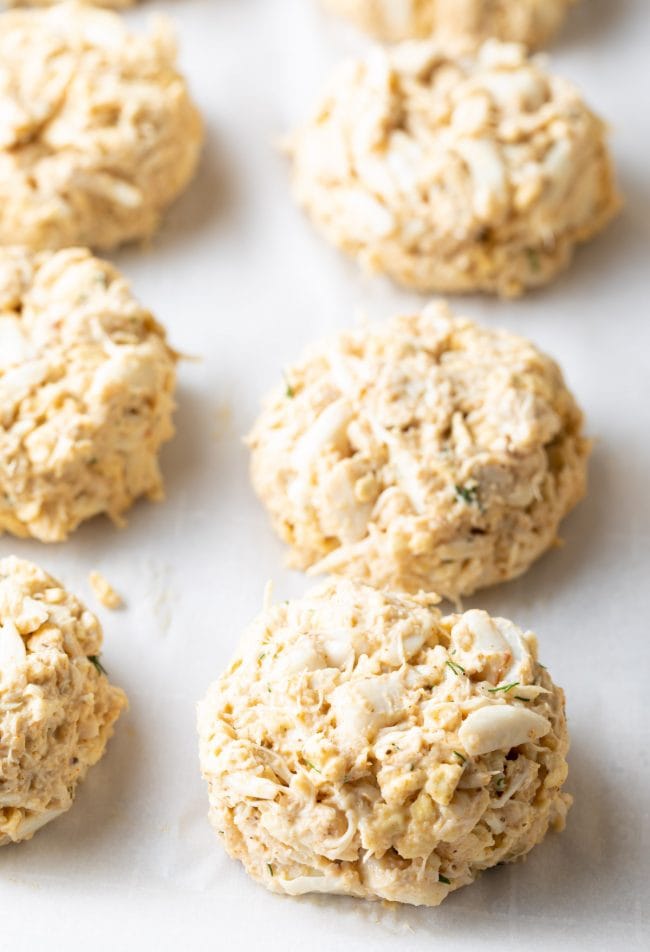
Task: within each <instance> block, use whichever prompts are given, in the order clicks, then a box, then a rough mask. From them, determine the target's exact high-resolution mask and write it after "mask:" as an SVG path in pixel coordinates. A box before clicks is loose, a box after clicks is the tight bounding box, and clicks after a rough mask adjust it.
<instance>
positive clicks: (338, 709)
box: [332, 671, 404, 749]
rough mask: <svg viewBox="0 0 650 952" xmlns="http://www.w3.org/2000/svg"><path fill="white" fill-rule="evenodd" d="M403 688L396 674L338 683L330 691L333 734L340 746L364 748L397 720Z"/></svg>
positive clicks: (402, 700) (401, 702)
mask: <svg viewBox="0 0 650 952" xmlns="http://www.w3.org/2000/svg"><path fill="white" fill-rule="evenodd" d="M403 704H404V689H403V685H402V683H401V676H400V673H399V672H397V671H394V672H392V673H391V674H386V675H382V676H380V677H369V678H365V679H362V680H358V681H352V682H346V683H344V684H340V685H339V686H338V687H337V688H336V689H335V690H334V691H333V692H332V711H333V713H334V716H335V718H336V733H337V736H338V738H339V741H340V743H341V745H342V746H346V747H348V748H351V749H357V748H360V747H363V746H365V745H366V744H367V743H368V741H369V740H371V739H372V737H374V736H375V735H376V733H377V731H378V730H380V728H382V727H387V726H388V725H390V724H392V723H394V722H395V721H396V720H397V719H399V717H400V715H401V713H402V707H403Z"/></svg>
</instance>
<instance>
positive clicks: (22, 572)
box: [0, 557, 126, 846]
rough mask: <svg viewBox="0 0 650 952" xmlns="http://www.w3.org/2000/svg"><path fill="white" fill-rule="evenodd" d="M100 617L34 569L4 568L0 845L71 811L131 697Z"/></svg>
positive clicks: (0, 598)
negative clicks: (110, 666) (115, 670)
mask: <svg viewBox="0 0 650 952" xmlns="http://www.w3.org/2000/svg"><path fill="white" fill-rule="evenodd" d="M101 646H102V631H101V628H100V626H99V623H98V621H97V619H96V618H95V616H94V615H92V614H91V613H90V612H89V611H87V610H86V609H85V608H84V606H83V605H82V604H81V603H80V602H79V601H78V600H77V599H76V598H75V597H74V596H72V595H69V594H68V593H67V592H66V591H65V590H64V589H63V588H62V587H61V586H60V584H59V583H58V582H57V581H56V580H55V579H53V578H51V577H50V576H49V575H47V574H46V573H45V572H43V571H42V570H41V569H39V568H38V567H37V566H36V565H33V564H32V563H31V562H25V561H23V560H21V559H17V558H13V557H11V558H6V559H1V560H0V738H2V742H1V743H0V846H2V845H5V844H7V843H12V842H15V843H17V842H20V841H21V840H27V839H30V838H31V837H32V836H33V835H34V833H35V832H36V831H37V830H39V829H40V828H41V827H42V826H44V825H45V824H46V823H49V822H50V821H51V820H53V819H55V818H56V817H58V816H60V815H61V814H62V813H64V812H65V811H66V810H68V809H69V808H70V807H71V806H72V802H73V800H74V796H75V792H76V788H77V785H78V784H79V783H80V782H81V781H82V780H83V778H84V777H85V775H86V772H87V771H88V769H89V767H91V766H92V765H93V764H95V763H96V762H97V761H98V760H99V759H100V758H101V757H102V756H103V754H104V750H105V748H106V744H107V742H108V740H109V738H110V736H111V734H112V733H113V725H114V723H115V721H116V720H117V718H118V717H119V716H120V714H121V713H122V711H123V710H124V708H125V707H126V697H125V695H124V692H123V691H121V690H120V689H119V688H116V687H114V686H113V685H111V684H110V683H109V681H108V679H107V677H106V674H105V672H104V670H103V668H102V666H101V662H100V661H99V654H100V651H101Z"/></svg>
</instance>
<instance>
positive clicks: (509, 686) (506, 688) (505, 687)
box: [488, 681, 519, 694]
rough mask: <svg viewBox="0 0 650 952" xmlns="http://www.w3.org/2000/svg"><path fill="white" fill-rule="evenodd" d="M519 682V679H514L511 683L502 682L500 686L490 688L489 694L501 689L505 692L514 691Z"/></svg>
mask: <svg viewBox="0 0 650 952" xmlns="http://www.w3.org/2000/svg"><path fill="white" fill-rule="evenodd" d="M518 684H519V681H513V682H512V683H511V684H500V685H499V687H498V688H488V693H489V694H497V693H498V692H499V691H503V692H504V694H505V693H506V692H507V691H512V689H513V688H516V687H517V685H518Z"/></svg>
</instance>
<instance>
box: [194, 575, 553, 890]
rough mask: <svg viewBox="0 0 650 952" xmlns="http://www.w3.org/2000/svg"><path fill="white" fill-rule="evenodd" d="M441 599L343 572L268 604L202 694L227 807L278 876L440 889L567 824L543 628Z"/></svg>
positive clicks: (257, 864)
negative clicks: (540, 645) (453, 610)
mask: <svg viewBox="0 0 650 952" xmlns="http://www.w3.org/2000/svg"><path fill="white" fill-rule="evenodd" d="M436 602H437V596H435V595H424V594H420V595H419V596H417V597H410V596H407V595H398V594H395V593H390V592H386V591H377V590H375V589H372V588H370V587H368V586H365V585H361V584H359V583H354V582H350V581H347V580H338V581H336V580H335V581H330V582H328V583H327V584H325V585H323V586H322V587H320V588H317V589H314V590H313V591H311V592H309V593H308V594H307V595H306V596H305V597H304V598H303V599H300V600H296V601H293V602H285V603H283V604H281V605H276V606H272V607H270V608H267V609H266V610H265V611H263V612H262V613H261V614H260V615H259V616H258V617H257V618H256V619H255V621H254V622H253V623H252V625H251V626H250V628H249V630H248V631H247V632H246V635H245V638H244V641H243V646H242V648H241V650H240V652H239V654H238V655H237V656H236V658H235V659H234V661H233V663H232V664H231V665H230V667H229V668H228V670H227V671H226V672H225V673H224V674H223V675H222V677H221V678H220V679H219V680H218V681H216V682H215V683H214V684H213V685H212V687H211V688H210V689H209V691H208V693H207V696H206V698H205V699H204V701H203V702H202V703H201V704H200V705H199V716H198V725H199V737H200V759H201V769H202V772H203V776H204V778H205V779H206V781H207V783H208V795H209V801H210V820H211V823H212V825H213V827H214V829H215V831H217V832H218V833H219V835H220V836H221V837H222V838H223V841H224V845H225V847H226V849H227V851H228V852H229V853H230V855H231V856H233V857H235V858H236V859H239V860H241V862H242V863H243V864H244V866H245V868H246V870H247V871H248V873H249V874H250V875H251V876H252V877H253V878H254V879H256V880H258V881H259V882H261V883H263V884H264V885H265V886H266V887H267V888H268V889H270V890H271V891H273V892H277V893H286V894H289V895H299V894H301V893H308V892H327V893H345V894H348V895H352V896H358V897H362V898H365V899H386V900H391V901H397V902H404V903H412V904H415V905H421V904H422V905H430V906H435V905H438V904H439V903H440V902H442V900H443V899H444V898H445V896H446V895H447V894H448V893H449V892H451V891H452V890H454V889H457V888H459V887H460V886H464V885H466V884H468V883H471V882H472V881H473V880H474V879H475V877H476V876H477V874H478V873H479V872H480V871H481V870H483V869H487V868H488V867H491V866H495V865H496V864H497V863H502V862H510V861H512V860H516V859H518V858H519V857H521V856H523V855H525V854H526V853H527V852H528V851H529V850H530V849H531V848H532V847H533V846H535V844H536V843H539V842H540V841H541V840H542V839H543V837H544V836H545V834H546V832H547V830H548V829H549V828H551V829H561V828H562V827H563V826H564V818H565V815H566V811H567V808H568V806H569V804H570V802H571V800H570V797H568V796H567V795H566V794H565V793H563V792H562V785H563V783H564V781H565V779H566V776H567V764H566V754H567V750H568V746H569V741H568V735H567V727H566V720H565V714H564V695H563V692H562V690H561V689H560V688H558V687H557V686H556V685H555V684H554V683H553V681H552V680H551V678H550V676H549V675H548V673H547V672H546V670H545V669H544V668H543V667H542V666H541V665H540V664H538V662H537V647H536V641H535V637H534V636H533V635H532V634H531V633H527V634H524V633H523V632H522V631H521V630H520V629H519V628H517V627H516V625H514V624H513V623H512V622H510V621H507V620H506V619H503V618H491V617H490V616H489V615H488V614H487V613H486V612H483V611H478V610H473V611H470V612H467V613H465V614H464V615H448V616H446V617H442V616H441V613H440V612H439V611H438V610H437V609H436V607H435V605H436Z"/></svg>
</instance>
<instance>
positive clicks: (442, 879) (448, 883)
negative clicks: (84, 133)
mask: <svg viewBox="0 0 650 952" xmlns="http://www.w3.org/2000/svg"><path fill="white" fill-rule="evenodd" d="M438 882H439V883H444V884H445V886H451V879H447V877H446V876H443V875H442V873H438Z"/></svg>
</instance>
